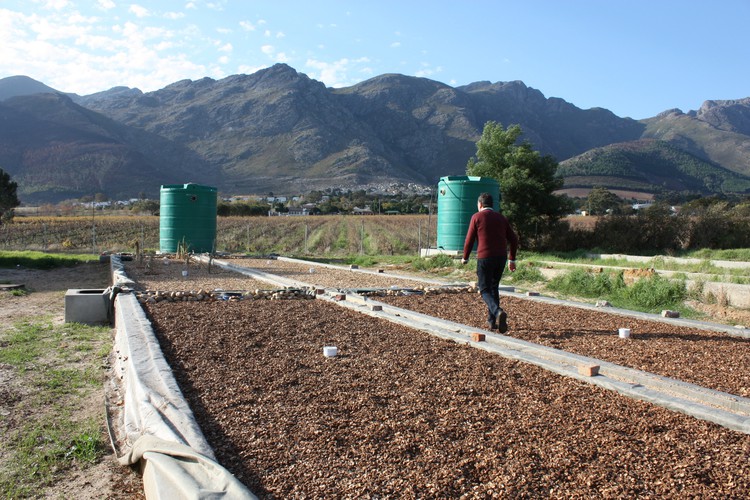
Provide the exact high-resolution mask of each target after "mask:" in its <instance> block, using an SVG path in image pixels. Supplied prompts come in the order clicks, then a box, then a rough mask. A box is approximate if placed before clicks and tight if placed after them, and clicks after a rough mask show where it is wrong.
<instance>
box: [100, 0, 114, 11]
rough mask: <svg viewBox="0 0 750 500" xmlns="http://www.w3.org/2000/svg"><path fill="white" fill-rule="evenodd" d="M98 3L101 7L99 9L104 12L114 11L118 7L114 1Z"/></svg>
mask: <svg viewBox="0 0 750 500" xmlns="http://www.w3.org/2000/svg"><path fill="white" fill-rule="evenodd" d="M96 3H97V4H98V5H99V8H101V9H104V10H110V9H114V8H115V7H116V6H117V5H115V2H113V1H112V0H97V2H96Z"/></svg>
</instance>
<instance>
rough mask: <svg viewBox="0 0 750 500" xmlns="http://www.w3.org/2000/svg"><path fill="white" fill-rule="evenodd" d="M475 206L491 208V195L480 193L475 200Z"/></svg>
mask: <svg viewBox="0 0 750 500" xmlns="http://www.w3.org/2000/svg"><path fill="white" fill-rule="evenodd" d="M477 205H479V207H480V208H492V195H491V194H490V193H482V194H480V195H479V198H478V199H477Z"/></svg>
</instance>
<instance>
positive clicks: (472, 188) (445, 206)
mask: <svg viewBox="0 0 750 500" xmlns="http://www.w3.org/2000/svg"><path fill="white" fill-rule="evenodd" d="M482 193H490V194H491V195H492V199H493V201H494V205H493V208H494V209H495V210H498V208H499V207H500V184H498V182H497V181H496V180H495V179H493V178H491V177H473V176H467V175H455V176H449V177H441V178H440V181H439V182H438V195H437V248H438V249H439V250H458V251H461V250H463V248H464V240H465V239H466V231H467V230H468V229H469V222H470V221H471V216H472V215H474V214H475V213H476V212H477V198H479V195H480V194H482Z"/></svg>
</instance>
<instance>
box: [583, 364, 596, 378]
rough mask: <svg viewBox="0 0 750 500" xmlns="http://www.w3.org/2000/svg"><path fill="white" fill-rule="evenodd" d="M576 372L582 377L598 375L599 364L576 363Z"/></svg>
mask: <svg viewBox="0 0 750 500" xmlns="http://www.w3.org/2000/svg"><path fill="white" fill-rule="evenodd" d="M578 374H579V375H583V376H584V377H594V376H596V375H599V365H578Z"/></svg>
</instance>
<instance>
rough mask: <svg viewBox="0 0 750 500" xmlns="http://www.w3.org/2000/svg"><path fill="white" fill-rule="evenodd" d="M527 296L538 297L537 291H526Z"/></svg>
mask: <svg viewBox="0 0 750 500" xmlns="http://www.w3.org/2000/svg"><path fill="white" fill-rule="evenodd" d="M526 296H527V297H538V296H539V292H526Z"/></svg>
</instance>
